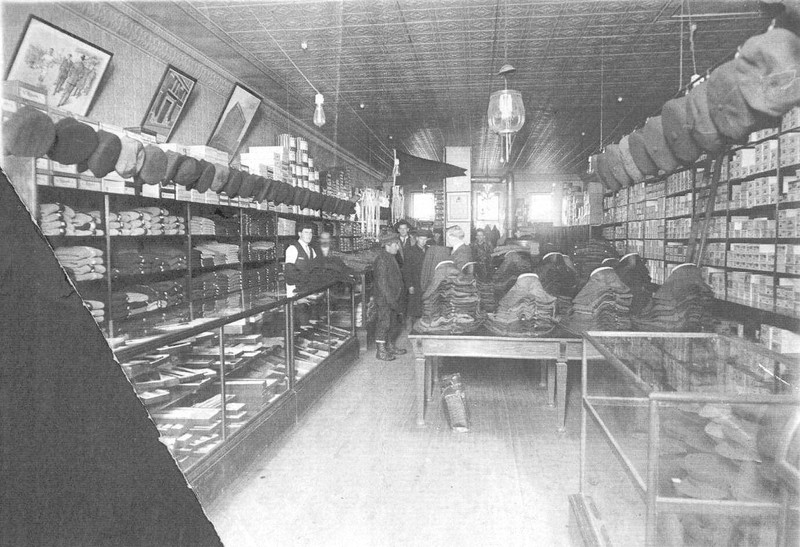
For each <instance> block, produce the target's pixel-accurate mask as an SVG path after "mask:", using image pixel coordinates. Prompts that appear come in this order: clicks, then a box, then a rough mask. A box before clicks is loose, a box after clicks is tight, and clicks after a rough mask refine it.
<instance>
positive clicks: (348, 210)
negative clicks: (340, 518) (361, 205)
mask: <svg viewBox="0 0 800 547" xmlns="http://www.w3.org/2000/svg"><path fill="white" fill-rule="evenodd" d="M342 210H343V212H342V214H343V215H347V216H350V215H354V214H355V213H356V202H355V201H350V200H349V199H346V200H344V205H343V206H342Z"/></svg>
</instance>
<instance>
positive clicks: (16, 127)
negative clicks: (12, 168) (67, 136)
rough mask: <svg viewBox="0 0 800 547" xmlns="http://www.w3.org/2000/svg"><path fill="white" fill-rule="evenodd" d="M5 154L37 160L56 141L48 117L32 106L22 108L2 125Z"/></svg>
mask: <svg viewBox="0 0 800 547" xmlns="http://www.w3.org/2000/svg"><path fill="white" fill-rule="evenodd" d="M3 137H4V138H3V146H4V148H5V151H6V154H11V155H14V156H22V157H30V158H39V157H42V156H44V155H45V154H46V153H47V151H48V150H50V148H52V146H53V143H54V142H55V140H56V126H55V124H54V123H53V120H51V119H50V116H48V115H47V114H45V113H44V112H42V111H41V110H39V109H38V108H33V107H32V106H23V107H22V108H20V109H19V110H17V111H16V112H14V113H13V114H12V115H11V116H10V117H9V118H8V120H6V121H5V122H4V123H3Z"/></svg>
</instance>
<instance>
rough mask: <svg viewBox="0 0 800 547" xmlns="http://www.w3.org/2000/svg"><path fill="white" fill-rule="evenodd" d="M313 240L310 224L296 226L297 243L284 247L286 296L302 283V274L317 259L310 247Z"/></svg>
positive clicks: (290, 294)
mask: <svg viewBox="0 0 800 547" xmlns="http://www.w3.org/2000/svg"><path fill="white" fill-rule="evenodd" d="M313 238H314V227H313V226H312V225H311V224H310V223H304V224H300V225H298V226H297V241H296V242H295V243H292V244H291V245H289V246H288V247H286V264H285V266H284V277H285V279H286V294H287V295H288V296H292V295H294V293H295V290H296V288H297V284H298V282H300V281H302V279H303V275H304V272H305V271H307V270H308V269H309V267H310V264H311V261H312V260H313V259H315V258H316V257H317V253H316V251H314V248H313V247H312V246H311V240H312V239H313Z"/></svg>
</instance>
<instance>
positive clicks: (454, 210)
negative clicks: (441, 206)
mask: <svg viewBox="0 0 800 547" xmlns="http://www.w3.org/2000/svg"><path fill="white" fill-rule="evenodd" d="M451 220H452V221H466V222H469V220H470V214H469V192H450V193H448V194H447V221H448V222H450V221H451Z"/></svg>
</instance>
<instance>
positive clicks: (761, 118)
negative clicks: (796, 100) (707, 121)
mask: <svg viewBox="0 0 800 547" xmlns="http://www.w3.org/2000/svg"><path fill="white" fill-rule="evenodd" d="M706 93H707V94H708V108H709V111H710V112H711V120H712V121H713V122H714V125H715V126H716V127H717V130H718V131H719V132H720V133H721V134H722V135H725V136H726V137H729V138H731V139H733V140H734V141H744V139H746V138H747V136H748V135H749V134H750V133H752V132H753V131H757V130H758V129H763V128H765V127H769V126H770V125H773V124H775V123H777V122H776V120H774V119H773V118H770V117H768V116H766V115H764V114H761V113H760V112H756V111H755V110H753V109H752V108H751V107H750V105H749V104H747V101H746V100H745V98H744V95H743V94H742V90H741V89H739V79H738V77H737V74H736V63H735V61H728V62H727V63H723V64H721V65H720V66H718V67H717V68H716V69H715V70H714V71H713V72H712V73H711V75H710V76H709V77H708V89H707V91H706Z"/></svg>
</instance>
